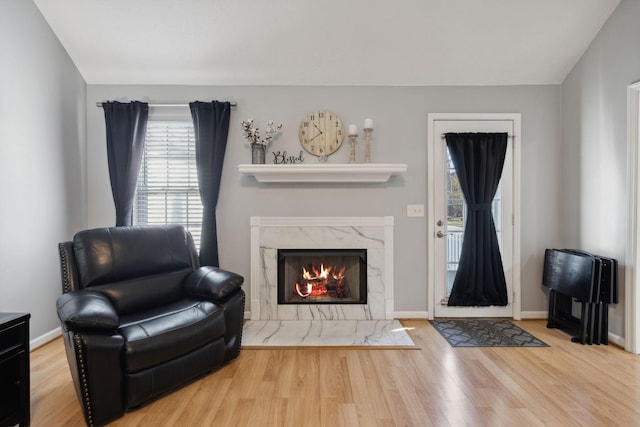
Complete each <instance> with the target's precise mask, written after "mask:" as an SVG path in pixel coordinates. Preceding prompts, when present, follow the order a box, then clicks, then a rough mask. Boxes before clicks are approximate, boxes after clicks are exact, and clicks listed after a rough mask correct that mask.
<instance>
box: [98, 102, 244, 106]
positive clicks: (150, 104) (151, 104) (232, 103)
mask: <svg viewBox="0 0 640 427" xmlns="http://www.w3.org/2000/svg"><path fill="white" fill-rule="evenodd" d="M148 104H149V107H188V106H189V104H153V103H148ZM229 104H231V106H232V107H237V106H238V103H237V102H235V101H231V102H229ZM96 107H100V108H102V102H100V101H98V102H96Z"/></svg>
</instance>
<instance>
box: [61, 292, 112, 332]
mask: <svg viewBox="0 0 640 427" xmlns="http://www.w3.org/2000/svg"><path fill="white" fill-rule="evenodd" d="M56 307H57V309H58V317H59V318H60V321H61V322H62V323H63V324H64V326H65V328H66V329H72V330H92V331H110V332H111V331H114V330H116V329H117V328H118V326H119V325H120V317H119V316H118V313H117V312H116V310H115V309H114V307H113V305H112V304H111V301H109V299H108V298H107V297H106V296H105V295H103V294H101V293H100V292H96V291H87V290H83V291H73V292H68V293H66V294H63V295H62V296H61V297H59V298H58V301H57V303H56Z"/></svg>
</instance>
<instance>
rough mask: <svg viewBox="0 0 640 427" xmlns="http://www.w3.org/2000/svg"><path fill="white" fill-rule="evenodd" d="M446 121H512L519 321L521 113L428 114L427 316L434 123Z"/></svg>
mask: <svg viewBox="0 0 640 427" xmlns="http://www.w3.org/2000/svg"><path fill="white" fill-rule="evenodd" d="M440 120H447V121H456V120H459V121H469V120H471V121H482V120H511V121H512V122H513V132H514V134H513V137H512V138H511V139H512V141H513V177H512V178H513V278H512V279H513V295H510V296H509V297H510V298H511V300H512V302H513V318H514V319H515V320H520V319H521V292H520V287H521V283H520V270H521V265H520V190H521V185H520V183H521V181H520V143H521V138H520V136H521V134H522V132H521V114H520V113H429V114H428V115H427V150H426V151H427V194H426V197H427V202H428V203H427V216H426V221H427V315H428V318H429V319H430V320H433V319H434V317H435V304H436V301H435V289H436V283H435V262H434V251H435V234H436V227H435V200H434V195H435V174H434V166H435V165H434V161H435V160H434V159H435V156H434V154H435V143H436V139H435V138H438V137H441V136H439V135H434V122H436V121H440Z"/></svg>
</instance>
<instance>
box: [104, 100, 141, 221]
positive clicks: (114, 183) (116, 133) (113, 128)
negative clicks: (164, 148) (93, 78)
mask: <svg viewBox="0 0 640 427" xmlns="http://www.w3.org/2000/svg"><path fill="white" fill-rule="evenodd" d="M102 108H103V109H104V119H105V124H106V130H107V161H108V163H109V179H110V180H111V193H112V194H113V202H114V204H115V207H116V226H117V227H119V226H123V225H132V224H133V198H134V195H135V193H136V183H137V181H138V172H139V170H140V162H141V161H142V154H143V151H144V139H145V136H146V134H147V120H148V119H149V105H148V104H147V103H145V102H138V101H133V102H127V103H121V102H115V101H109V102H103V103H102Z"/></svg>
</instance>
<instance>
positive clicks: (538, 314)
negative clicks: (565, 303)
mask: <svg viewBox="0 0 640 427" xmlns="http://www.w3.org/2000/svg"><path fill="white" fill-rule="evenodd" d="M548 316H549V312H547V311H521V312H520V317H521V318H522V319H546V318H547V317H548Z"/></svg>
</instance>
